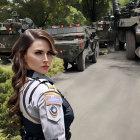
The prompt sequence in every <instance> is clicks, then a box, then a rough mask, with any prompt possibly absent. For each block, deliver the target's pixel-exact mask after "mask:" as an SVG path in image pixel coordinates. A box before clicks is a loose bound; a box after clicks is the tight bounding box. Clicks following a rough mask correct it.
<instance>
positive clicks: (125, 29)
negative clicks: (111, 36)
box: [113, 0, 140, 59]
mask: <svg viewBox="0 0 140 140" xmlns="http://www.w3.org/2000/svg"><path fill="white" fill-rule="evenodd" d="M113 13H114V17H115V20H114V25H115V27H116V37H117V39H116V40H119V43H121V44H122V45H124V43H126V56H127V58H128V59H135V58H136V55H135V50H136V49H137V48H138V47H140V20H139V16H140V0H131V1H130V2H129V3H128V4H127V5H126V6H124V7H122V8H121V10H120V8H119V1H118V0H114V2H113ZM121 44H120V45H121Z"/></svg>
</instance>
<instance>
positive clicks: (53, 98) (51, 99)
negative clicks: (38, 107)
mask: <svg viewBox="0 0 140 140" xmlns="http://www.w3.org/2000/svg"><path fill="white" fill-rule="evenodd" d="M44 96H45V102H46V105H47V106H48V105H53V104H55V105H59V106H61V105H62V99H61V96H60V95H59V94H57V93H56V92H46V93H44Z"/></svg>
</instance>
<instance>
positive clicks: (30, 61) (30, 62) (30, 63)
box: [25, 55, 38, 68]
mask: <svg viewBox="0 0 140 140" xmlns="http://www.w3.org/2000/svg"><path fill="white" fill-rule="evenodd" d="M25 62H26V64H27V67H28V68H32V67H33V66H36V64H37V63H38V59H36V57H34V56H33V55H28V56H25Z"/></svg>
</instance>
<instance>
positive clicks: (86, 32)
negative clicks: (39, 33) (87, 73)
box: [46, 24, 99, 71]
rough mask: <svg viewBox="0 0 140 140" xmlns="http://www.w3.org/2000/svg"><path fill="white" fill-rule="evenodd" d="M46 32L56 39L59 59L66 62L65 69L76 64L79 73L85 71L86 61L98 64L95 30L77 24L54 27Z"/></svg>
mask: <svg viewBox="0 0 140 140" xmlns="http://www.w3.org/2000/svg"><path fill="white" fill-rule="evenodd" d="M46 31H47V32H49V33H50V34H51V35H52V36H53V38H54V39H55V47H56V50H57V51H58V57H59V58H62V59H63V60H64V67H65V69H67V67H68V63H70V64H71V65H74V64H76V66H77V70H78V71H84V69H85V62H86V61H85V60H86V59H87V60H89V61H91V62H92V63H96V62H97V58H98V55H99V43H98V37H97V35H96V30H95V28H93V27H89V26H80V24H76V25H69V26H65V27H64V26H63V25H61V26H52V28H47V29H46Z"/></svg>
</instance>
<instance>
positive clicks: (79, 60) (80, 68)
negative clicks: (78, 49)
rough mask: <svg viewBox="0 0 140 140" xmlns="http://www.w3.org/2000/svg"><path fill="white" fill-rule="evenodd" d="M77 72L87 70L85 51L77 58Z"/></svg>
mask: <svg viewBox="0 0 140 140" xmlns="http://www.w3.org/2000/svg"><path fill="white" fill-rule="evenodd" d="M77 70H78V71H84V70H85V55H84V51H83V52H82V53H81V54H80V55H79V56H78V58H77Z"/></svg>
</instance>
